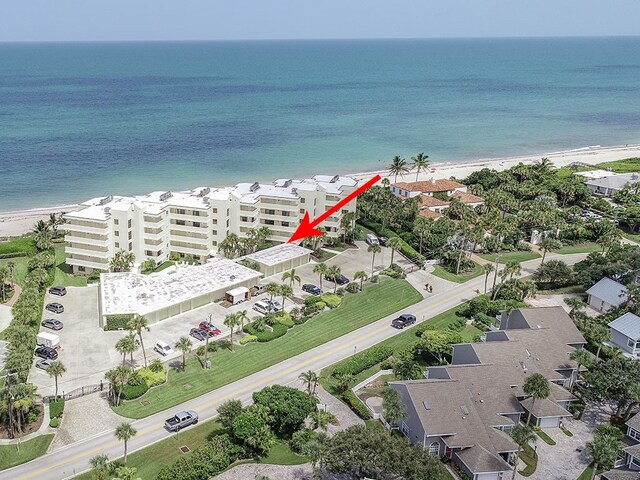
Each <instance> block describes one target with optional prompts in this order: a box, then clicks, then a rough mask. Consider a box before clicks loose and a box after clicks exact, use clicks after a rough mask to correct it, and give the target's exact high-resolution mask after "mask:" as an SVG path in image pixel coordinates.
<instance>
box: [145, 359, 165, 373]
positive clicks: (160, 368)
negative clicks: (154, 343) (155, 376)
mask: <svg viewBox="0 0 640 480" xmlns="http://www.w3.org/2000/svg"><path fill="white" fill-rule="evenodd" d="M148 368H149V370H151V371H152V372H153V373H158V372H164V371H165V368H166V367H165V366H164V363H162V360H160V359H159V358H156V359H155V360H153V361H152V362H151V363H150V364H149V367H148Z"/></svg>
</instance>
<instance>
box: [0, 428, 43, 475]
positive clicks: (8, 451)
mask: <svg viewBox="0 0 640 480" xmlns="http://www.w3.org/2000/svg"><path fill="white" fill-rule="evenodd" d="M51 440H53V435H40V436H39V437H36V438H32V439H31V440H27V441H26V442H21V443H20V451H19V452H18V446H17V445H0V470H4V469H6V468H11V467H15V466H16V465H20V464H21V463H25V462H30V461H31V460H33V459H34V458H38V457H40V456H42V455H44V454H45V453H47V448H49V444H50V443H51Z"/></svg>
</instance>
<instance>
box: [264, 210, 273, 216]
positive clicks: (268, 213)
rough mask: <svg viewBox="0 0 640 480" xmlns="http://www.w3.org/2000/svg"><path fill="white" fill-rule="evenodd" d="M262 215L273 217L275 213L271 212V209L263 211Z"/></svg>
mask: <svg viewBox="0 0 640 480" xmlns="http://www.w3.org/2000/svg"><path fill="white" fill-rule="evenodd" d="M264 213H266V214H267V215H275V214H276V211H275V210H271V209H267V210H265V211H264Z"/></svg>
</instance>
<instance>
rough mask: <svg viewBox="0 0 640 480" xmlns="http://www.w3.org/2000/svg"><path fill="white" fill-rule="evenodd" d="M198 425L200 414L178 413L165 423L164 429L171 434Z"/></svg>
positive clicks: (190, 411)
mask: <svg viewBox="0 0 640 480" xmlns="http://www.w3.org/2000/svg"><path fill="white" fill-rule="evenodd" d="M196 423H198V414H197V413H196V412H194V411H193V410H189V411H186V412H178V413H176V414H175V415H174V416H173V417H171V418H168V419H167V420H165V422H164V428H166V429H167V430H169V431H170V432H179V431H180V429H181V428H184V427H188V426H189V425H195V424H196Z"/></svg>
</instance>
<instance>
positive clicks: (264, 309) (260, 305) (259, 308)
mask: <svg viewBox="0 0 640 480" xmlns="http://www.w3.org/2000/svg"><path fill="white" fill-rule="evenodd" d="M253 309H254V310H255V311H256V312H258V313H262V314H267V313H269V312H270V311H271V309H272V307H271V304H270V303H269V301H268V300H261V301H259V302H256V303H255V304H254V305H253Z"/></svg>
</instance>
